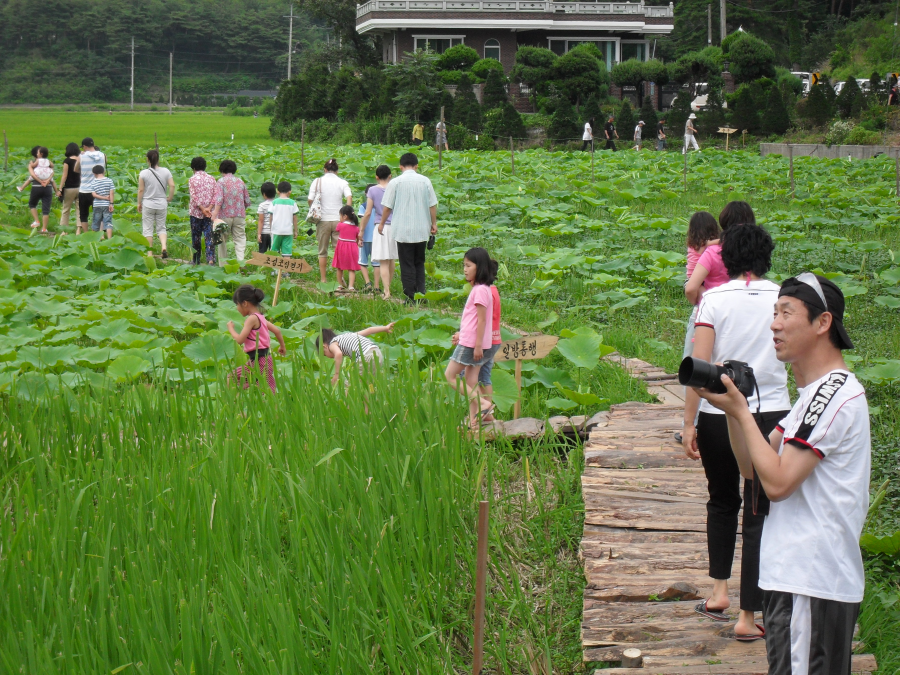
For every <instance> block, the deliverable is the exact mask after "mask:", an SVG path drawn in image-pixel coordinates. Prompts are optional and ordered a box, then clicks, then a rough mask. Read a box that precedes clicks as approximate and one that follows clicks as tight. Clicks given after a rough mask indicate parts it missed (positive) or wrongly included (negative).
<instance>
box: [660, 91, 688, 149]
mask: <svg viewBox="0 0 900 675" xmlns="http://www.w3.org/2000/svg"><path fill="white" fill-rule="evenodd" d="M691 99H692V97H691V96H690V93H689V92H688V91H686V90H684V89H682V90H681V91H680V92H679V93H678V96H676V97H675V101H674V102H673V104H672V109H671V110H670V111H669V112H668V115H667V116H666V122H667V123H668V124H667V125H666V126H667V127H668V128H669V129H670V130H671V131H670V132H669V133H668V134H666V135H667V136H670V137H673V136H675V137H677V136H680V135H681V134H683V133H684V127H685V125H686V124H687V119H688V116H689V115H690V114H691Z"/></svg>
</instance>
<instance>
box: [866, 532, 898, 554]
mask: <svg viewBox="0 0 900 675" xmlns="http://www.w3.org/2000/svg"><path fill="white" fill-rule="evenodd" d="M859 545H860V546H862V548H864V549H865V550H866V551H868V552H869V553H881V554H883V555H886V556H897V555H900V531H898V532H894V534H892V535H885V536H883V537H879V536H876V535H874V534H864V535H862V536H861V537H860V538H859Z"/></svg>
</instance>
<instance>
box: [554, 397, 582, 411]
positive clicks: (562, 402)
mask: <svg viewBox="0 0 900 675" xmlns="http://www.w3.org/2000/svg"><path fill="white" fill-rule="evenodd" d="M547 407H548V408H553V409H554V410H571V409H572V408H577V407H578V404H577V403H575V402H574V401H570V400H569V399H567V398H560V397H558V396H556V397H554V398H548V399H547Z"/></svg>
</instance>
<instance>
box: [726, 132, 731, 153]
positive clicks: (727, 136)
mask: <svg viewBox="0 0 900 675" xmlns="http://www.w3.org/2000/svg"><path fill="white" fill-rule="evenodd" d="M729 138H731V134H725V152H728V139H729Z"/></svg>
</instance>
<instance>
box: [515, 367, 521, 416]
mask: <svg viewBox="0 0 900 675" xmlns="http://www.w3.org/2000/svg"><path fill="white" fill-rule="evenodd" d="M521 413H522V359H516V405H515V407H514V408H513V419H514V420H517V419H519V415H520V414H521Z"/></svg>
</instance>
